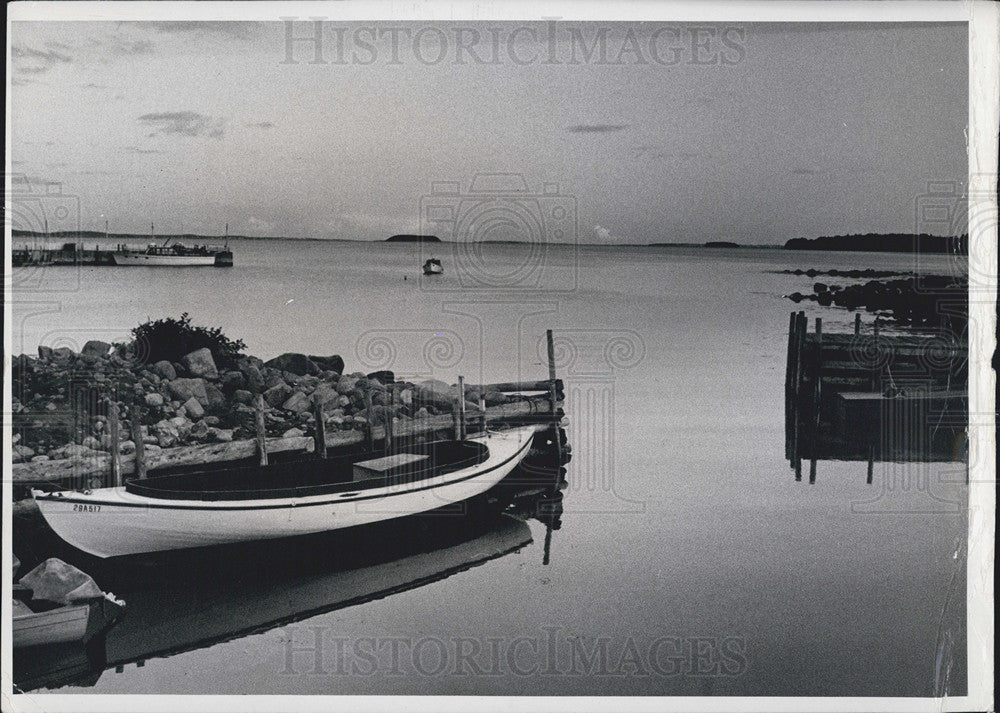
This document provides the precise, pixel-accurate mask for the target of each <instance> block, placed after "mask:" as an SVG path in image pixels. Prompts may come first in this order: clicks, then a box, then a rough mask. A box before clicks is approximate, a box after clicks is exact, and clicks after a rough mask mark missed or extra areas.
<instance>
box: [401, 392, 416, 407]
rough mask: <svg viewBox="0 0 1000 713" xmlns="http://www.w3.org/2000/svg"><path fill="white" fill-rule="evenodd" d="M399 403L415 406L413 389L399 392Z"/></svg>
mask: <svg viewBox="0 0 1000 713" xmlns="http://www.w3.org/2000/svg"><path fill="white" fill-rule="evenodd" d="M399 401H400V403H402V404H403V405H404V406H410V405H411V404H413V389H403V390H402V391H400V392H399Z"/></svg>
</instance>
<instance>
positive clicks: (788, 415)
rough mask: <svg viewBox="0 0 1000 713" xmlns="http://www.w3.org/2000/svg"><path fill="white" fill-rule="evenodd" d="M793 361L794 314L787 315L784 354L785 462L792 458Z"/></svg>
mask: <svg viewBox="0 0 1000 713" xmlns="http://www.w3.org/2000/svg"><path fill="white" fill-rule="evenodd" d="M794 361H795V313H794V312H789V313H788V350H787V352H786V353H785V460H791V458H792V414H793V410H792V369H793V367H794Z"/></svg>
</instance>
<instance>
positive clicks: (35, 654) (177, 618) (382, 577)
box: [14, 449, 566, 691]
mask: <svg viewBox="0 0 1000 713" xmlns="http://www.w3.org/2000/svg"><path fill="white" fill-rule="evenodd" d="M564 473H565V469H563V468H561V467H557V466H556V462H553V461H552V459H551V458H550V456H549V455H548V454H547V453H545V451H544V449H540V450H538V451H537V452H535V453H534V454H533V455H532V456H531V457H530V459H529V460H528V462H527V464H526V468H522V469H520V470H517V471H514V473H512V474H511V476H509V477H508V478H507V479H505V480H504V481H502V482H501V483H500V484H498V486H497V487H496V488H494V489H493V490H491V491H490V492H489V493H487V494H486V497H483V498H481V499H479V500H476V501H470V502H468V503H465V504H463V505H462V506H461V507H456V506H451V507H448V508H442V509H440V510H437V511H432V512H430V513H426V514H424V515H418V516H414V517H409V518H404V519H401V520H396V521H389V522H383V523H377V524H374V525H370V526H365V527H358V528H351V529H349V530H340V531H334V532H329V533H322V534H319V535H309V536H305V537H299V538H294V539H288V540H273V541H265V542H258V543H244V544H239V545H227V546H224V547H215V548H205V549H202V550H198V551H193V550H189V551H180V552H172V553H162V554H157V555H142V556H135V557H124V558H117V559H114V560H105V561H95V562H90V563H88V564H87V565H86V566H88V567H90V572H91V573H92V574H93V575H94V577H95V579H97V580H98V581H99V582H101V583H102V586H105V587H106V588H108V589H111V590H112V591H114V592H115V593H116V594H118V595H119V596H121V597H122V598H124V599H125V601H126V602H127V611H126V616H125V617H124V618H123V619H122V620H121V621H120V622H119V623H118V624H117V625H116V626H115V627H113V628H112V629H111V630H109V631H108V632H107V633H106V634H105V635H104V636H103V637H100V638H99V639H95V640H92V641H91V643H90V645H88V646H87V647H86V648H84V647H82V646H78V647H77V648H72V647H65V646H64V647H36V648H35V649H33V650H31V649H29V650H18V652H17V655H16V656H15V671H14V680H15V683H16V685H17V687H18V688H19V689H20V690H22V691H28V690H32V689H35V688H57V687H60V686H65V685H74V686H93V685H95V684H96V682H97V680H98V679H99V678H100V676H101V674H102V672H103V671H104V670H107V669H109V668H115V669H116V670H118V671H121V670H123V667H124V666H126V665H128V664H132V663H135V664H137V665H139V666H142V665H143V663H144V662H145V660H146V659H148V658H151V657H163V656H171V655H174V654H177V653H181V652H184V651H189V650H192V649H198V648H204V647H208V646H212V645H214V644H216V643H219V642H222V641H228V640H232V639H236V638H240V637H243V636H248V635H251V634H256V633H260V632H263V631H267V630H269V629H272V628H275V627H279V626H284V625H286V624H289V623H291V622H296V621H301V620H303V619H307V618H310V617H313V616H317V615H319V614H323V613H326V612H330V611H333V610H336V609H341V608H344V607H349V606H355V605H358V604H363V603H365V602H368V601H372V600H374V599H380V598H383V597H386V596H391V595H393V594H395V593H398V592H403V591H406V590H409V589H413V588H417V587H421V586H424V585H427V584H429V583H431V582H436V581H439V580H441V579H444V578H446V577H450V576H452V575H454V574H457V573H459V572H463V571H465V570H468V569H470V568H473V567H476V566H478V565H481V564H484V563H486V562H488V561H491V560H494V559H497V558H499V557H503V556H505V555H508V554H512V553H514V552H517V551H519V550H521V549H522V548H524V547H525V546H527V545H529V544H531V543H532V541H533V538H532V534H531V529H530V528H529V526H528V524H527V522H526V521H527V519H530V518H535V519H538V520H539V521H541V522H542V523H544V524H545V526H546V536H545V547H544V553H543V561H544V562H545V563H548V561H549V558H550V556H551V553H550V550H551V545H552V537H553V536H552V533H553V531H555V530H558V529H559V527H560V525H561V517H562V498H563V492H562V490H561V489H560V488H565V487H566V481H565V479H563V478H562V475H563V474H564ZM557 478H558V480H557Z"/></svg>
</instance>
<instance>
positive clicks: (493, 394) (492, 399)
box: [483, 391, 507, 406]
mask: <svg viewBox="0 0 1000 713" xmlns="http://www.w3.org/2000/svg"><path fill="white" fill-rule="evenodd" d="M483 397H484V399H485V400H486V405H487V406H501V405H503V404H505V403H507V395H506V394H504V393H503V392H501V391H487V392H486V393H485V394H484V395H483Z"/></svg>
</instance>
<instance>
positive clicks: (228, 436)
mask: <svg viewBox="0 0 1000 713" xmlns="http://www.w3.org/2000/svg"><path fill="white" fill-rule="evenodd" d="M208 431H209V435H210V436H211V437H212V438H214V439H215V440H216V441H218V442H219V443H229V442H230V441H231V440H233V429H231V428H210V429H208Z"/></svg>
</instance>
